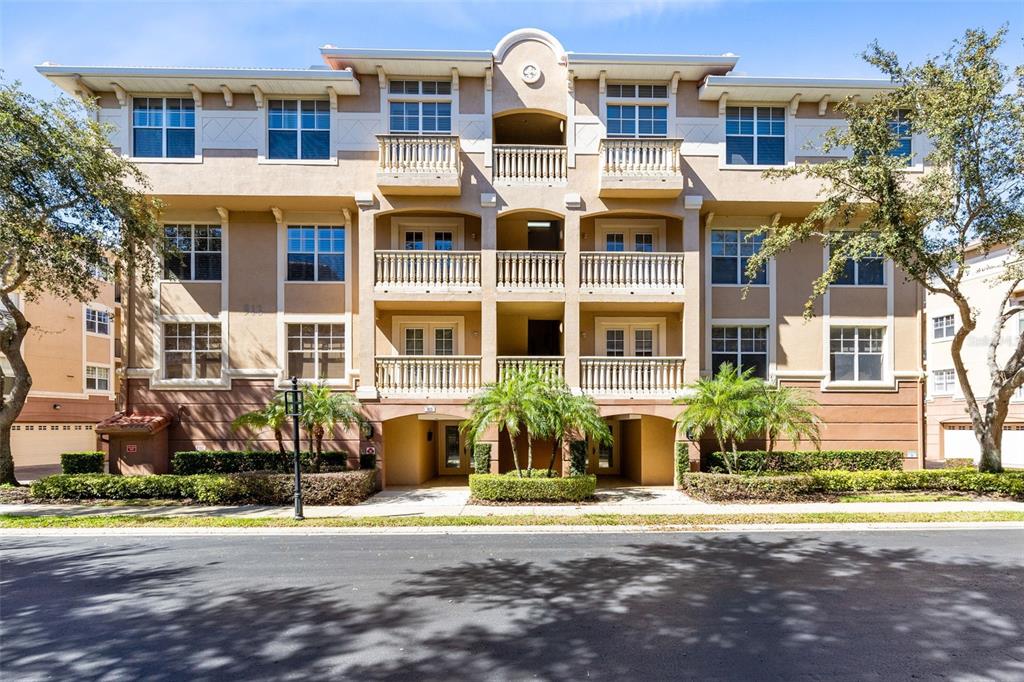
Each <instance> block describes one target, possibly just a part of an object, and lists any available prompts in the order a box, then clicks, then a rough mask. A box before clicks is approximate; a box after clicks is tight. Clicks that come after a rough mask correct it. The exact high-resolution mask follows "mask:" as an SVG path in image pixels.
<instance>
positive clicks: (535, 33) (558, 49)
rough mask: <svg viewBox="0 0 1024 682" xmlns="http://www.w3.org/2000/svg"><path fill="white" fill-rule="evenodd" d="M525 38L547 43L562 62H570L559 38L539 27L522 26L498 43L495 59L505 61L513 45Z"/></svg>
mask: <svg viewBox="0 0 1024 682" xmlns="http://www.w3.org/2000/svg"><path fill="white" fill-rule="evenodd" d="M524 40H535V41H537V42H539V43H543V44H545V45H547V46H548V48H550V50H551V51H552V52H553V53H554V55H555V58H556V59H557V60H558V62H559V63H560V64H566V63H568V57H567V55H566V53H565V48H564V47H562V43H561V42H559V40H558V38H556V37H554V36H553V35H551V34H550V33H548V32H547V31H544V30H541V29H539V28H520V29H518V30H515V31H512V32H511V33H509V34H508V35H506V36H505V37H504V38H502V39H501V40H499V41H498V44H497V45H496V46H495V47H494V59H495V61H497V62H499V63H500V62H502V61H504V59H505V56H506V55H507V54H508V51H509V50H511V49H512V47H513V46H515V45H517V44H518V43H521V42H523V41H524Z"/></svg>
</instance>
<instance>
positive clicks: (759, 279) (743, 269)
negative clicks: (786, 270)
mask: <svg viewBox="0 0 1024 682" xmlns="http://www.w3.org/2000/svg"><path fill="white" fill-rule="evenodd" d="M749 262H750V259H749V258H741V259H740V277H741V279H742V280H743V284H767V283H768V270H767V268H764V267H762V268H761V269H760V270H758V271H757V276H756V277H754V278H753V279H751V278H750V277H747V263H749Z"/></svg>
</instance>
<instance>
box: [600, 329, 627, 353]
mask: <svg viewBox="0 0 1024 682" xmlns="http://www.w3.org/2000/svg"><path fill="white" fill-rule="evenodd" d="M604 339H605V340H604V347H605V355H606V356H608V357H612V358H621V357H623V356H624V355H625V354H626V332H625V330H622V329H608V330H606V331H605V336H604Z"/></svg>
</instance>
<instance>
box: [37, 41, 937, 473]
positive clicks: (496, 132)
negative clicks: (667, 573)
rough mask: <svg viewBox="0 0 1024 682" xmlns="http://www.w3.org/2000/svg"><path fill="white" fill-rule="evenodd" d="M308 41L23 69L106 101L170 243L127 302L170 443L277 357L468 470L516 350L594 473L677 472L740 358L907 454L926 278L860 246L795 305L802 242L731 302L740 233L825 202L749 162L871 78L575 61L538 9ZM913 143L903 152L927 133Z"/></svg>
mask: <svg viewBox="0 0 1024 682" xmlns="http://www.w3.org/2000/svg"><path fill="white" fill-rule="evenodd" d="M321 54H322V56H323V59H324V61H325V63H326V66H325V67H320V68H311V69H305V70H279V69H197V68H189V69H179V68H162V67H153V68H151V67H109V68H108V67H84V66H83V67H77V66H56V65H49V64H48V65H43V66H41V67H39V71H40V72H41V73H43V74H44V75H45V76H47V77H48V78H50V79H51V80H52V81H53V82H55V83H56V84H58V85H59V86H60V87H61V88H63V89H64V90H66V91H67V92H69V93H74V94H77V95H79V96H85V97H95V98H97V100H98V102H99V105H100V107H101V108H100V110H99V114H98V117H99V120H101V121H103V122H105V123H109V124H111V125H112V126H113V128H114V132H113V136H112V145H113V147H115V149H116V150H117V151H118V152H120V153H122V154H125V155H127V156H129V157H131V158H132V159H133V160H135V161H136V162H137V163H138V165H139V167H140V168H142V169H144V170H145V171H146V172H147V174H148V175H149V176H150V178H151V181H152V186H153V192H154V193H155V194H156V195H158V196H159V197H160V198H161V200H162V201H163V202H164V204H165V207H166V212H165V221H166V223H167V238H168V239H169V240H172V241H173V242H174V243H175V244H177V245H178V246H179V247H180V250H181V252H182V256H181V257H176V258H171V259H169V261H168V262H167V264H166V272H165V277H164V278H163V279H161V280H160V281H159V282H156V283H155V292H154V293H149V292H140V291H136V292H135V295H133V296H131V297H130V301H129V302H128V303H127V305H126V314H127V316H128V320H127V324H128V329H129V333H128V335H127V342H128V348H127V351H126V352H127V364H126V369H125V374H126V383H127V391H126V400H127V407H128V409H130V410H134V411H137V412H140V413H164V414H169V415H171V416H172V417H173V418H174V421H173V424H172V426H171V429H170V433H169V438H170V447H171V449H172V450H179V449H185V448H196V447H208V448H222V447H240V446H242V445H244V444H245V441H244V438H243V436H241V435H239V434H234V433H232V432H231V430H230V429H229V422H230V420H231V419H232V418H233V417H235V416H236V415H237V414H239V413H240V412H241V411H244V410H249V409H253V408H255V407H258V406H259V405H261V404H262V403H265V402H266V401H267V400H268V399H269V398H270V396H271V395H272V394H273V393H274V391H276V390H280V389H281V388H282V387H284V386H285V381H286V379H287V377H289V376H291V375H293V374H294V375H298V376H301V377H303V378H305V379H309V380H312V379H315V378H317V377H326V380H327V381H328V382H329V383H330V384H331V385H332V386H335V387H336V388H337V389H338V390H349V391H355V393H356V395H357V396H358V397H359V398H360V399H361V400H362V401H363V402H364V405H365V406H366V410H367V412H368V414H369V415H370V417H371V420H372V422H373V425H374V429H373V434H372V435H371V436H369V438H368V439H367V438H366V437H365V436H364V437H360V435H359V434H346V435H345V436H344V439H347V440H350V441H351V442H352V443H351V444H353V445H354V444H355V441H356V440H359V447H360V448H361V451H363V452H365V451H366V450H367V448H373V450H374V451H375V452H376V453H377V454H378V456H379V460H380V463H381V467H382V469H383V479H384V483H385V485H395V484H415V483H419V482H422V481H423V480H426V479H428V478H431V477H433V476H435V475H438V474H449V473H451V474H460V473H461V474H464V473H467V472H468V471H469V456H468V452H467V450H466V447H465V444H464V442H463V441H462V436H461V435H460V433H459V430H458V423H459V420H461V419H463V418H464V417H465V416H466V408H465V402H466V398H467V396H469V395H470V394H471V393H472V392H474V391H475V390H477V389H478V388H479V387H480V386H481V385H483V384H484V383H486V382H489V381H493V380H494V379H495V378H496V377H498V376H499V375H500V373H501V372H502V371H503V370H504V369H505V368H507V367H510V366H515V365H517V364H520V363H522V362H524V361H526V360H530V359H532V360H533V361H539V362H543V363H546V364H548V365H550V366H551V367H553V368H554V369H555V370H556V371H559V372H561V373H562V374H563V376H564V377H565V380H566V381H567V382H568V384H569V385H570V386H571V387H573V388H574V389H576V390H580V391H583V392H585V393H587V394H589V395H592V396H594V397H595V399H596V400H597V401H598V404H599V405H600V409H601V411H602V413H603V414H604V415H605V416H606V417H607V418H608V419H609V421H610V423H611V427H612V430H613V432H614V433H615V444H614V446H612V447H609V448H604V449H602V450H601V451H600V452H599V451H597V450H596V449H595V450H593V451H592V452H591V467H592V469H593V470H594V471H596V472H597V473H599V474H608V475H622V476H628V477H629V478H632V479H634V480H636V481H639V482H642V483H668V482H671V479H672V462H671V460H672V451H673V442H674V439H675V434H674V430H673V427H672V424H671V419H672V418H673V417H675V416H676V415H677V414H678V412H679V409H680V408H679V407H678V406H676V405H673V403H672V398H673V397H675V396H678V395H679V394H680V392H681V390H682V388H683V386H684V385H685V384H686V383H688V382H692V381H694V380H696V379H697V378H698V377H700V376H702V375H706V374H708V373H710V372H711V370H712V368H713V367H715V366H717V365H718V364H719V363H720V362H722V361H725V360H730V361H733V362H740V363H742V364H743V365H745V366H751V367H755V368H756V369H757V371H758V373H759V374H760V375H761V376H763V377H765V378H767V379H771V380H777V381H781V382H783V383H786V384H792V385H796V386H801V387H804V388H806V389H808V390H809V391H810V392H811V393H812V394H813V395H814V396H815V397H816V398H817V399H818V400H820V401H821V403H822V405H823V407H822V417H823V418H824V420H825V421H826V428H825V429H824V432H823V437H824V440H823V444H824V446H825V447H829V448H876V447H881V448H895V449H898V450H900V451H902V452H904V453H906V455H907V463H908V466H911V467H914V466H918V465H919V464H920V458H921V453H922V449H923V438H924V423H923V418H922V414H921V405H922V400H923V396H922V391H923V385H922V378H923V367H922V345H923V339H922V337H921V330H922V328H923V319H922V310H923V302H924V300H923V295H922V290H921V288H919V287H918V286H917V285H915V284H912V283H907V282H906V281H905V278H904V277H902V276H901V275H900V273H899V272H896V271H894V269H893V265H892V264H891V263H889V262H882V261H881V260H871V259H868V260H865V261H862V262H860V263H859V264H858V265H856V266H854V265H852V264H851V268H850V271H849V277H848V280H847V281H845V282H843V283H841V284H838V285H836V286H834V287H832V289H831V291H830V293H829V294H828V295H827V296H826V297H825V298H824V299H823V300H819V301H818V302H817V303H816V304H815V312H816V314H815V317H814V318H813V319H811V320H810V321H806V322H805V321H804V320H803V318H802V314H803V306H804V302H805V300H806V298H807V296H808V295H809V294H810V291H811V282H812V280H813V279H814V277H815V276H816V275H818V274H820V273H821V271H822V266H823V263H824V262H825V254H824V252H823V249H822V248H821V246H820V244H814V243H805V244H801V245H798V246H797V247H796V248H795V249H794V250H793V251H792V252H791V253H788V254H786V255H785V256H782V257H780V258H779V259H778V260H777V261H776V262H773V263H771V265H770V266H769V267H768V269H767V272H766V273H764V275H763V276H762V277H760V278H759V279H758V280H757V281H755V282H753V283H752V287H751V289H750V291H749V294H748V295H747V296H746V297H744V296H743V284H744V283H743V267H744V264H745V262H746V258H747V257H748V256H749V255H750V254H751V253H752V251H753V250H754V249H756V248H757V244H756V243H754V242H752V241H750V240H747V239H745V237H746V236H747V235H748V234H749V232H748V231H749V230H751V229H752V228H755V227H757V226H759V225H762V224H778V223H781V222H785V221H792V220H797V219H799V218H800V217H802V216H804V215H806V214H807V213H808V212H809V211H810V210H811V208H812V207H813V206H814V205H815V202H816V200H817V190H818V185H817V184H815V183H814V182H811V181H808V180H805V179H794V180H791V181H788V182H785V183H769V182H766V181H764V180H763V179H762V178H761V172H762V170H763V169H764V168H766V167H772V166H779V165H784V164H792V163H795V162H800V161H803V160H810V161H814V160H817V159H820V158H822V157H823V152H822V151H820V149H818V148H815V144H816V141H817V140H818V139H819V136H820V134H821V133H822V132H823V131H825V130H826V129H828V128H829V127H831V126H833V125H837V124H842V121H841V120H839V117H838V115H837V113H836V111H835V107H834V104H835V102H837V101H839V100H841V99H843V98H845V97H847V96H850V95H856V96H859V97H861V98H870V97H872V96H873V95H874V94H876V93H878V92H880V91H882V90H884V89H885V88H887V87H891V86H890V85H889V83H888V82H887V81H875V80H871V81H864V80H843V79H785V78H749V77H739V76H730V75H727V74H728V73H729V72H730V71H731V70H732V69H733V68H734V66H735V65H736V62H737V58H736V57H734V56H731V55H721V56H719V55H716V56H676V55H660V56H659V55H613V54H578V53H567V52H566V51H565V50H564V49H563V48H562V46H561V45H560V44H559V43H558V41H557V40H556V39H555V38H554V37H552V36H550V35H549V34H547V33H545V32H543V31H539V30H534V29H525V30H520V31H516V32H513V33H511V34H509V35H508V36H506V37H505V38H503V39H502V40H501V41H500V42H499V43H498V45H497V47H496V48H495V49H494V50H493V51H489V50H488V51H429V50H377V49H341V48H335V47H324V48H322V49H321ZM907 144H908V145H909V146H910V148H911V152H912V154H913V157H912V161H911V165H910V168H909V172H912V173H914V172H921V170H922V166H921V159H922V157H923V155H924V154H925V152H926V150H925V148H924V140H922V139H919V138H916V137H915V138H913V139H909V138H908V141H907ZM259 438H261V439H270V438H272V436H271V434H269V433H267V434H262V435H261V436H259ZM490 440H491V441H492V442H495V443H497V442H498V441H499V439H498V436H497V434H492V435H491V437H490ZM264 442H265V444H267V445H268V446H270V442H269V440H267V441H264ZM338 445H339V444H338V443H334V444H333V445H332V447H337V446H338ZM508 445H509V444H508V443H507V442H501V443H500V445H498V446H496V447H494V448H493V450H492V454H493V457H494V461H493V462H492V466H493V468H495V469H500V470H506V469H508V468H509V467H510V466H511V455H510V448H509V447H508ZM521 450H522V449H521ZM541 451H542V452H549V451H548V450H547V449H546V448H542V449H541ZM542 456H543V455H542ZM699 456H700V454H699V448H698V447H697V444H694V447H693V448H691V457H692V458H693V459H694V460H695V461H696V459H697V458H698V457H699Z"/></svg>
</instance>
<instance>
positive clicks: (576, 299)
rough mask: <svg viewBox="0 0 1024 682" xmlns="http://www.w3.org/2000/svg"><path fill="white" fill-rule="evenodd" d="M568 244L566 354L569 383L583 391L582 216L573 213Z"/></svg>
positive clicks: (564, 322)
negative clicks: (581, 375) (581, 382)
mask: <svg viewBox="0 0 1024 682" xmlns="http://www.w3.org/2000/svg"><path fill="white" fill-rule="evenodd" d="M562 242H563V244H564V245H565V313H564V315H563V317H562V345H563V348H564V351H565V383H567V384H568V385H569V388H570V389H571V390H572V391H573V392H575V393H579V392H580V214H579V213H576V212H569V213H567V214H566V216H565V225H564V226H563V231H562Z"/></svg>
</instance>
